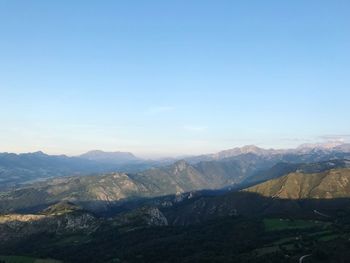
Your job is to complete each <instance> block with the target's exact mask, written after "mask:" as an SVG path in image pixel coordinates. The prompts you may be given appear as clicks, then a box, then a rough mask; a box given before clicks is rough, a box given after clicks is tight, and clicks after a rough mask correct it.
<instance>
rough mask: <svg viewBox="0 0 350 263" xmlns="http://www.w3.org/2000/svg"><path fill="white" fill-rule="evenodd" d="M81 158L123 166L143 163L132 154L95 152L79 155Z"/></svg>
mask: <svg viewBox="0 0 350 263" xmlns="http://www.w3.org/2000/svg"><path fill="white" fill-rule="evenodd" d="M79 157H80V158H83V159H88V160H92V161H97V162H103V163H107V164H111V163H112V164H123V163H131V162H137V161H142V159H140V158H137V157H136V156H135V155H133V154H132V153H130V152H104V151H100V150H93V151H89V152H87V153H84V154H81V155H79Z"/></svg>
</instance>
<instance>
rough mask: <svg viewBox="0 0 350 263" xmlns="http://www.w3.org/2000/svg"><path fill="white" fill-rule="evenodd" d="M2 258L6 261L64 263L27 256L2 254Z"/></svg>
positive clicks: (10, 262)
mask: <svg viewBox="0 0 350 263" xmlns="http://www.w3.org/2000/svg"><path fill="white" fill-rule="evenodd" d="M0 260H2V261H4V262H5V263H62V261H59V260H54V259H38V258H32V257H25V256H0Z"/></svg>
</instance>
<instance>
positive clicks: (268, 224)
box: [264, 218, 325, 231]
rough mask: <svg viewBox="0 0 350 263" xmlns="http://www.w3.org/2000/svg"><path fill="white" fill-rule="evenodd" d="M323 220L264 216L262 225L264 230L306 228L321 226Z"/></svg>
mask: <svg viewBox="0 0 350 263" xmlns="http://www.w3.org/2000/svg"><path fill="white" fill-rule="evenodd" d="M324 225H325V224H324V223H323V222H315V221H310V220H301V219H298V220H290V219H282V218H265V219H264V226H265V230H266V231H280V230H290V229H306V228H312V227H321V226H324Z"/></svg>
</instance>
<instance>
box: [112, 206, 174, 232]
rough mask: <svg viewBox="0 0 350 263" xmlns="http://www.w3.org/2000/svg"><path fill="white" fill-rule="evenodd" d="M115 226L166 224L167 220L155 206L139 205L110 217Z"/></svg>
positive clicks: (137, 226)
mask: <svg viewBox="0 0 350 263" xmlns="http://www.w3.org/2000/svg"><path fill="white" fill-rule="evenodd" d="M112 220H113V221H114V224H115V225H117V226H121V227H123V226H132V227H133V228H135V227H136V228H139V227H145V226H167V225H168V220H167V218H166V217H165V216H164V214H163V213H162V212H161V211H160V210H159V209H158V208H157V207H149V206H145V207H141V208H138V209H136V210H133V211H130V212H126V213H122V214H120V215H118V216H117V217H116V218H113V219H112Z"/></svg>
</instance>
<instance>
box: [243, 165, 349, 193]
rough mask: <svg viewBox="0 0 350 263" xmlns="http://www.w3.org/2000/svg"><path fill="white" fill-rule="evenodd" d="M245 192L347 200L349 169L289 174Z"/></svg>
mask: <svg viewBox="0 0 350 263" xmlns="http://www.w3.org/2000/svg"><path fill="white" fill-rule="evenodd" d="M245 191H247V192H252V193H257V194H260V195H263V196H266V197H273V198H284V199H334V198H349V197H350V169H349V168H345V169H332V170H329V171H325V172H322V173H313V174H304V173H300V172H296V173H290V174H288V175H285V176H282V177H280V178H277V179H273V180H269V181H267V182H264V183H261V184H258V185H255V186H252V187H250V188H247V189H245Z"/></svg>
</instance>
